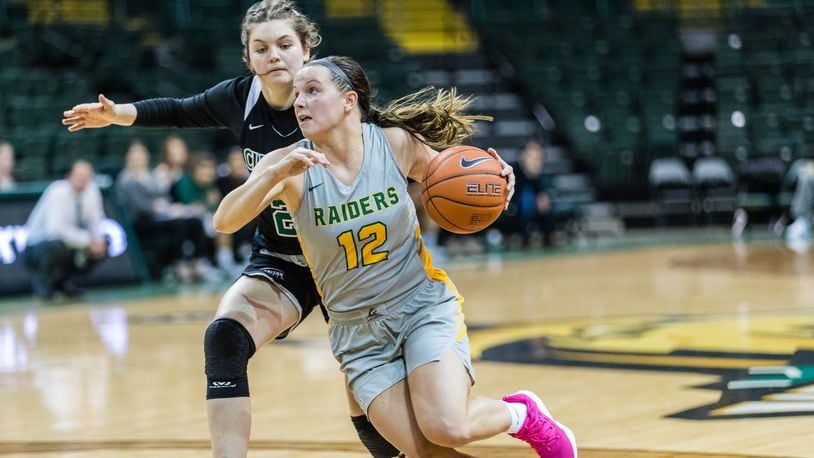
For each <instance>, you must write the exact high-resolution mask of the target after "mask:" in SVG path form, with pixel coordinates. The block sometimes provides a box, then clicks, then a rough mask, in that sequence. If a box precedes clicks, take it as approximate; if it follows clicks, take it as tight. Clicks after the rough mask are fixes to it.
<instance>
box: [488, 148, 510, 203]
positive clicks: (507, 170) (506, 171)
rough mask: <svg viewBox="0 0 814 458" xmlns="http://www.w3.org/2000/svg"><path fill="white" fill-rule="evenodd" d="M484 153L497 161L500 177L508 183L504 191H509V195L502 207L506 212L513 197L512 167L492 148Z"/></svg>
mask: <svg viewBox="0 0 814 458" xmlns="http://www.w3.org/2000/svg"><path fill="white" fill-rule="evenodd" d="M486 152H487V153H489V155H490V156H492V157H493V158H495V159H497V161H498V162H500V166H501V167H503V168H502V169H501V170H500V175H501V176H504V177H506V182H507V183H508V185H507V186H506V189H507V190H508V191H509V194H508V195H507V196H506V205H504V206H503V210H508V209H509V202H511V200H512V196H513V195H514V180H515V178H514V168H512V166H511V165H509V164H508V163H507V162H506V161H504V160H503V159H501V158H500V155H499V154H497V151H496V150H495V149H494V148H489V149H488V150H486Z"/></svg>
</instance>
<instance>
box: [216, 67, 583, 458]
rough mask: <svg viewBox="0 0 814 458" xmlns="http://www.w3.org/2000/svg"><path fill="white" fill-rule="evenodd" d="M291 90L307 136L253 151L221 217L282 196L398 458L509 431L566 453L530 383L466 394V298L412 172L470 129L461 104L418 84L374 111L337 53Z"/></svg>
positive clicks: (347, 356) (558, 428)
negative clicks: (416, 199)
mask: <svg viewBox="0 0 814 458" xmlns="http://www.w3.org/2000/svg"><path fill="white" fill-rule="evenodd" d="M294 88H295V92H296V93H297V98H296V100H295V101H294V109H295V111H296V113H297V120H298V121H299V124H300V129H301V130H302V132H303V135H304V136H305V137H306V138H307V140H302V141H300V142H298V143H296V144H294V145H291V146H289V147H287V148H283V149H280V150H276V151H274V152H272V153H270V154H269V155H267V156H266V157H264V158H263V159H261V160H260V163H259V164H258V165H257V166H256V167H255V169H254V171H253V172H252V174H251V176H250V178H249V179H248V181H247V182H246V183H245V184H244V185H243V186H242V188H243V190H242V192H241V193H235V194H233V195H231V196H227V198H226V199H224V201H223V202H222V203H221V206H220V208H219V209H218V211H217V212H216V214H215V225H216V227H218V226H220V225H221V224H222V221H223V220H234V219H236V218H237V219H239V218H240V216H239V215H244V216H243V218H251V217H252V215H253V214H257V212H259V211H261V210H262V209H263V208H264V207H265V206H266V205H268V202H270V201H271V200H273V199H276V198H282V200H283V201H284V202H285V203H286V205H287V206H288V208H289V209H290V210H291V211H292V215H293V216H294V222H295V225H296V228H297V232H298V234H299V238H300V242H301V244H302V246H303V253H304V254H305V256H306V258H307V259H308V263H309V266H310V267H311V271H312V272H313V274H314V278H315V280H316V283H317V287H318V288H319V290H320V293H321V294H322V298H323V304H324V305H325V306H326V307H327V309H328V314H329V316H330V317H331V327H330V331H329V333H330V341H331V347H332V350H333V352H334V355H335V357H336V358H337V360H338V361H339V362H340V365H341V368H342V371H343V372H344V373H345V375H346V377H347V380H348V384H349V386H350V388H351V390H352V392H353V394H354V396H355V398H356V400H357V401H358V402H359V404H360V405H361V406H362V407H363V408H364V409H365V410H366V412H367V413H368V416H369V418H370V419H371V421H372V422H373V424H374V425H376V428H377V429H378V430H379V431H380V432H381V433H382V434H383V435H384V436H385V437H386V438H387V439H388V440H389V441H391V443H393V444H394V445H395V446H396V447H398V448H399V450H401V451H403V452H404V453H405V454H406V455H407V456H410V457H413V456H415V457H420V456H463V455H461V454H460V453H458V452H456V451H455V450H454V449H453V448H454V447H458V446H462V445H464V444H467V443H469V442H472V441H475V440H479V439H485V438H487V437H490V436H493V435H496V434H498V433H501V432H509V433H510V434H512V435H513V436H515V437H517V438H520V439H522V440H525V441H526V442H528V443H529V444H530V445H531V446H532V447H533V448H534V450H535V451H536V452H537V453H538V454H539V456H545V457H557V458H560V457H567V458H572V457H575V456H576V454H577V452H576V442H575V440H574V437H573V434H572V433H571V432H570V430H568V429H567V428H566V427H565V426H562V425H560V424H559V423H557V422H556V421H554V420H553V419H552V418H551V416H550V414H549V413H548V411H547V410H546V409H545V406H544V405H543V404H542V402H541V401H540V399H539V398H538V397H537V396H536V395H534V394H533V393H531V392H528V391H520V392H517V393H514V394H512V395H509V396H507V397H505V398H504V400H503V401H498V400H492V399H487V398H483V397H476V398H470V397H469V393H470V387H471V384H472V383H473V381H474V373H473V370H472V364H471V361H470V350H469V340H468V337H467V331H466V325H465V323H464V319H463V318H464V317H463V313H462V310H461V302H462V298H461V296H460V295H459V294H458V292H457V291H456V289H455V287H454V285H453V284H452V282H451V281H450V280H449V278H448V277H447V276H446V274H445V273H444V272H443V271H441V270H438V269H435V268H433V266H432V260H431V258H430V254H429V253H428V252H427V251H426V250H425V249H424V247H423V244H422V242H421V237H420V234H419V228H418V221H417V218H416V214H415V208H414V206H413V203H412V201H411V200H410V198H409V197H408V193H407V179H408V178H412V179H414V180H420V179H421V177H422V175H423V172H424V170H425V169H426V167H427V165H428V163H429V162H430V160H431V159H432V158H433V156H434V155H435V154H437V153H436V151H435V150H433V149H432V147H431V146H434V147H441V146H443V145H449V144H453V143H456V142H460V141H461V140H463V139H464V138H465V137H466V136H468V135H469V134H470V133H471V132H472V129H473V126H472V121H473V118H472V117H467V116H464V115H462V112H463V110H464V109H465V108H466V107H467V105H468V103H467V101H466V100H463V99H460V98H458V97H457V96H456V95H455V94H454V92H453V93H449V92H444V91H436V90H433V89H427V90H424V91H421V92H419V93H416V94H413V95H411V96H408V97H406V98H403V99H400V100H398V101H396V102H394V103H392V104H391V105H390V106H388V107H387V108H385V109H384V110H379V109H377V108H376V107H374V106H372V105H371V101H370V92H371V91H370V86H369V83H368V80H367V77H366V76H365V73H364V71H363V70H362V68H361V67H360V66H359V65H358V64H357V63H356V62H355V61H353V60H352V59H350V58H345V57H326V58H323V59H318V60H315V61H312V62H309V63H308V64H306V65H305V66H304V67H303V68H302V69H301V70H300V71H299V72H298V73H297V75H296V77H295V79H294ZM490 151H491V152H492V154H495V155H496V153H495V152H494V150H490ZM509 186H510V187H512V183H509Z"/></svg>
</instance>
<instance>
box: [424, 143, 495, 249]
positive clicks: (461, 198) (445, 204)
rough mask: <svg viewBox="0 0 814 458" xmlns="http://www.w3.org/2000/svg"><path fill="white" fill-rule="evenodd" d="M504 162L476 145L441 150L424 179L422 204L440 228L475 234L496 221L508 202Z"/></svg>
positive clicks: (429, 166)
mask: <svg viewBox="0 0 814 458" xmlns="http://www.w3.org/2000/svg"><path fill="white" fill-rule="evenodd" d="M501 169H502V167H501V165H500V162H499V161H498V160H497V159H495V158H493V157H492V156H490V155H489V153H487V152H486V151H484V150H482V149H480V148H477V147H474V146H467V145H462V146H453V147H451V148H447V149H445V150H444V151H441V152H440V153H439V154H438V155H437V156H435V157H434V158H433V159H432V161H431V162H430V164H429V165H428V166H427V171H426V172H425V173H424V178H423V179H422V180H421V202H422V203H423V204H424V208H425V209H426V210H427V213H428V214H429V215H430V218H432V219H433V221H435V222H436V223H438V225H439V226H441V227H442V228H444V229H446V230H447V231H449V232H453V233H456V234H472V233H474V232H478V231H480V230H483V229H485V228H486V227H487V226H489V225H490V224H492V223H493V222H495V220H496V219H497V218H498V217H499V216H500V213H501V212H502V211H503V206H504V205H505V203H506V193H507V189H506V178H504V177H503V176H501V175H500V171H501Z"/></svg>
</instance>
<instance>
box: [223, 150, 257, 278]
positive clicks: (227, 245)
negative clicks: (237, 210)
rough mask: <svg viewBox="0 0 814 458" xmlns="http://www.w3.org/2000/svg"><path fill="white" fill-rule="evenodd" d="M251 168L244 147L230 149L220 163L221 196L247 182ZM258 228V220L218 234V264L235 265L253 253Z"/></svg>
mask: <svg viewBox="0 0 814 458" xmlns="http://www.w3.org/2000/svg"><path fill="white" fill-rule="evenodd" d="M247 178H249V170H248V169H247V168H246V165H245V163H244V162H243V149H241V148H240V147H239V146H237V145H235V146H233V147H232V148H230V149H229V152H228V153H227V155H226V161H225V162H223V163H221V164H220V165H218V178H217V180H215V184H216V185H217V187H218V191H220V195H221V196H225V195H227V194H229V193H230V192H232V190H234V189H235V188H237V187H238V186H240V185H242V184H243V183H245V182H246V179H247ZM256 228H257V224H256V222H251V223H249V224H247V225H246V226H245V227H243V228H241V229H239V230H238V231H237V232H235V233H234V234H220V233H219V234H218V243H217V245H218V247H219V248H218V251H217V253H216V254H215V257H216V259H217V261H218V266H220V267H221V268H224V266H234V267H235V268H237V266H238V263H241V264H242V263H243V262H244V261H245V260H247V259H249V256H250V255H251V249H252V247H251V245H252V237H253V236H254V231H255V229H256ZM226 268H227V269H229V267H226Z"/></svg>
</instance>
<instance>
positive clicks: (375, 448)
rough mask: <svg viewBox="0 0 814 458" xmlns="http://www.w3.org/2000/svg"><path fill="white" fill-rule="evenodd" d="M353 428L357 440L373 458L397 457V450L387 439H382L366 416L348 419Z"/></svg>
mask: <svg viewBox="0 0 814 458" xmlns="http://www.w3.org/2000/svg"><path fill="white" fill-rule="evenodd" d="M350 420H351V422H353V426H354V427H355V428H356V433H357V434H358V435H359V439H360V440H361V441H362V444H364V446H365V448H367V451H368V452H370V454H371V455H372V456H373V458H393V457H395V456H401V455H399V450H398V449H397V448H396V447H394V446H393V445H392V444H391V443H390V442H387V439H385V438H384V437H382V435H381V434H379V432H378V431H376V428H374V427H373V424H372V423H370V421H369V420H368V419H367V416H365V415H360V416H358V417H350Z"/></svg>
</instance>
